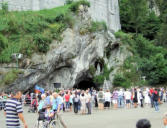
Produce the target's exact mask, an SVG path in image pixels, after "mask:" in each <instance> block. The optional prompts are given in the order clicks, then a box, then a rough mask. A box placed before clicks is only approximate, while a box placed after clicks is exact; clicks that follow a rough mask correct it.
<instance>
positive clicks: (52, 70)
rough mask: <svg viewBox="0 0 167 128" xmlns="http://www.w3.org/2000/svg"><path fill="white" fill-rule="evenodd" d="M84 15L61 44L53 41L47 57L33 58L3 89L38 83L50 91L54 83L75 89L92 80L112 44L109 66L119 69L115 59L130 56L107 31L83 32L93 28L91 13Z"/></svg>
mask: <svg viewBox="0 0 167 128" xmlns="http://www.w3.org/2000/svg"><path fill="white" fill-rule="evenodd" d="M81 13H83V14H79V16H78V17H77V18H78V20H77V21H76V23H75V26H74V27H73V29H70V28H68V29H66V30H65V31H64V32H63V34H62V38H63V40H62V42H61V43H58V42H56V41H53V42H52V44H51V45H50V51H49V52H48V53H47V54H46V55H38V54H34V55H32V58H31V59H30V60H31V63H32V65H30V66H29V68H28V69H24V70H23V71H24V74H23V75H21V76H20V77H19V78H18V79H17V80H16V81H15V82H14V83H13V84H11V85H9V86H6V87H5V88H1V89H0V90H3V89H5V90H6V91H9V90H16V89H18V90H23V91H25V90H28V89H30V88H32V87H34V85H36V84H38V85H41V86H43V87H44V88H46V89H47V90H48V89H52V88H53V83H61V85H62V87H64V88H73V87H74V86H76V85H77V84H78V83H79V82H81V81H83V80H86V79H89V78H92V76H91V75H90V73H89V68H90V65H95V63H96V61H97V60H98V59H99V58H105V49H106V47H109V45H111V47H112V49H111V57H110V58H109V59H107V58H106V59H105V60H106V62H105V63H106V64H108V66H109V67H113V66H115V63H116V62H115V60H113V57H115V56H116V57H117V58H118V60H119V59H121V60H122V61H124V59H125V58H126V56H125V57H121V56H124V53H123V54H120V47H119V46H118V47H115V45H116V44H117V42H116V39H115V38H114V36H113V35H112V34H111V33H110V32H107V31H104V30H103V31H99V32H94V33H90V32H89V31H85V33H83V32H82V33H81V28H83V27H85V26H90V25H91V17H90V15H89V13H88V12H82V11H81ZM81 19H82V20H81ZM109 42H110V43H109ZM112 45H113V46H112ZM121 64H122V63H121ZM115 71H116V70H115ZM111 80H112V76H111Z"/></svg>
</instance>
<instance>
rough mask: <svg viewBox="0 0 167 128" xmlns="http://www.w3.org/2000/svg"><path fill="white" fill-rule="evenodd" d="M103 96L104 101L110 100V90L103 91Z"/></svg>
mask: <svg viewBox="0 0 167 128" xmlns="http://www.w3.org/2000/svg"><path fill="white" fill-rule="evenodd" d="M104 98H105V101H108V102H111V93H110V92H106V93H104Z"/></svg>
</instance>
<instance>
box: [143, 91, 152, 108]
mask: <svg viewBox="0 0 167 128" xmlns="http://www.w3.org/2000/svg"><path fill="white" fill-rule="evenodd" d="M143 95H144V103H145V104H146V105H149V104H150V103H151V100H150V96H149V89H148V88H146V89H145V91H144V92H143Z"/></svg>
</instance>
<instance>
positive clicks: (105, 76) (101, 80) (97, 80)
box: [93, 65, 113, 84]
mask: <svg viewBox="0 0 167 128" xmlns="http://www.w3.org/2000/svg"><path fill="white" fill-rule="evenodd" d="M112 71H113V68H110V69H108V67H107V65H104V69H103V73H102V74H100V75H98V76H94V78H93V81H94V82H95V83H98V84H103V83H104V80H105V79H106V80H109V75H110V73H111V72H112Z"/></svg>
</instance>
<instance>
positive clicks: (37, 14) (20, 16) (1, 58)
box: [0, 2, 78, 63]
mask: <svg viewBox="0 0 167 128" xmlns="http://www.w3.org/2000/svg"><path fill="white" fill-rule="evenodd" d="M76 3H78V2H76ZM73 4H74V3H72V4H68V5H65V6H62V7H58V8H54V9H49V10H41V11H23V12H17V11H14V12H6V13H4V9H3V10H0V63H9V62H11V61H12V58H11V55H12V53H22V54H24V55H28V56H31V55H32V53H34V52H40V53H46V52H47V51H48V50H49V44H50V43H51V41H52V40H53V39H56V40H59V41H61V36H60V35H61V33H62V32H63V31H64V30H65V29H66V28H67V27H72V26H73V23H74V19H73V16H72V15H73V14H72V11H71V10H70V7H71V6H72V5H73Z"/></svg>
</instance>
